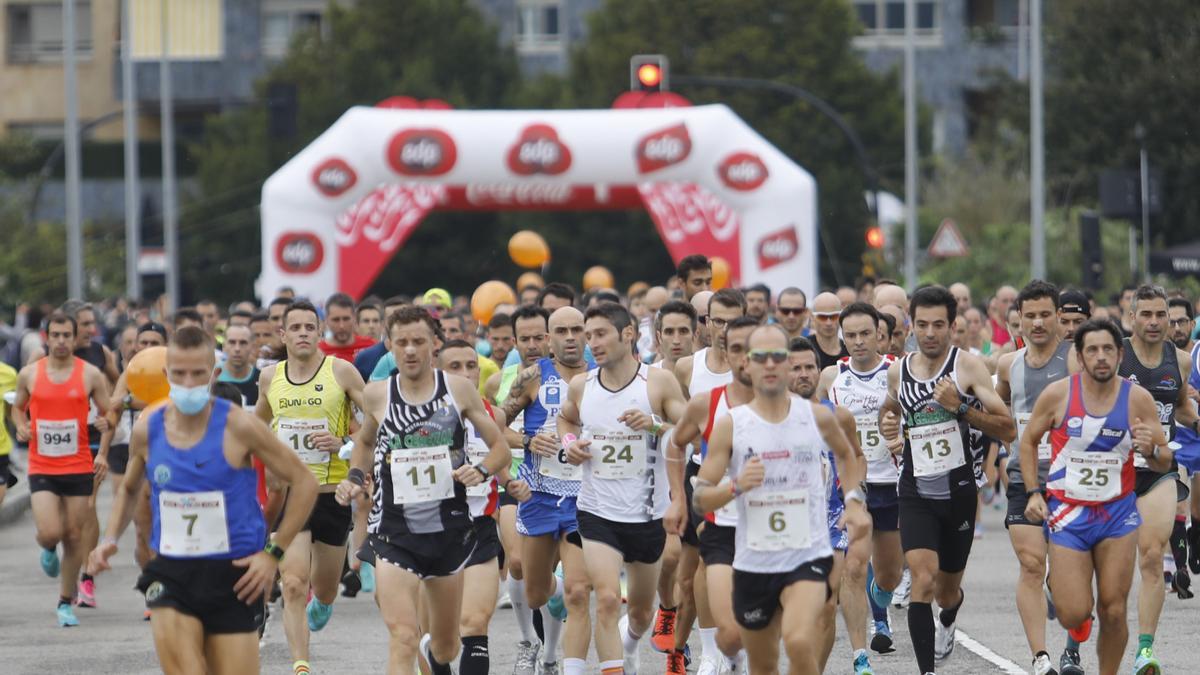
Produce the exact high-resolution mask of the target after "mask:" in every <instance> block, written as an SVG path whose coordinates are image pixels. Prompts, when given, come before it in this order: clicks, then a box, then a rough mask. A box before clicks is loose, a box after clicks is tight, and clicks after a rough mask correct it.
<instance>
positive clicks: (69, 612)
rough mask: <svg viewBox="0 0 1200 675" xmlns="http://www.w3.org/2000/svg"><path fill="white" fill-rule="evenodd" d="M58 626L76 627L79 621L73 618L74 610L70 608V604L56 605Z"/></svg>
mask: <svg viewBox="0 0 1200 675" xmlns="http://www.w3.org/2000/svg"><path fill="white" fill-rule="evenodd" d="M58 625H59V626H62V627H63V628H67V627H68V626H78V625H79V619H76V618H75V610H74V609H72V608H71V603H69V602H62V603H59V605H58Z"/></svg>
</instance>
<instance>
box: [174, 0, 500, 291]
mask: <svg viewBox="0 0 1200 675" xmlns="http://www.w3.org/2000/svg"><path fill="white" fill-rule="evenodd" d="M328 19H329V21H328V25H329V29H328V31H327V33H326V34H324V35H319V34H317V33H315V32H314V33H309V34H305V35H301V36H299V37H298V38H297V39H296V41H295V42H294V43H293V44H292V45H291V48H290V50H289V53H288V56H287V57H286V58H285V59H284V61H283V62H282V63H280V64H279V65H278V66H276V67H275V68H273V69H272V70H271V71H270V73H269V74H268V75H267V76H266V77H265V78H264V80H263V81H262V82H260V83H259V85H258V87H257V91H258V94H257V96H256V99H255V101H254V102H252V103H251V105H249V106H248V107H247V108H245V109H243V110H240V111H238V112H235V113H232V114H223V115H221V116H219V117H214V118H212V119H210V120H209V123H208V128H207V137H206V139H205V142H204V143H203V144H200V145H198V146H197V147H195V149H194V150H195V153H196V155H197V158H198V163H199V168H198V176H199V182H200V186H201V195H200V196H199V198H197V199H196V200H194V201H192V202H190V203H189V204H187V205H185V207H184V212H183V216H184V218H183V226H182V227H181V249H182V250H183V259H184V260H186V261H188V264H187V265H185V267H184V270H183V280H184V283H185V288H186V289H188V290H189V291H190V292H185V298H184V300H185V301H193V300H195V299H196V298H197V297H200V296H211V297H215V298H217V299H219V300H222V301H230V300H234V299H238V298H243V297H246V296H247V295H249V294H250V291H251V289H252V287H253V282H254V279H255V277H256V276H257V275H258V273H259V269H260V260H261V250H262V249H261V228H260V221H259V213H258V203H259V198H260V194H261V189H262V184H263V182H264V181H265V180H266V178H267V177H268V176H270V174H271V173H272V172H273V171H274V170H275V169H277V168H278V167H279V166H280V165H282V164H283V163H284V162H286V160H287V158H288V157H290V156H291V155H292V154H294V153H295V152H297V151H299V150H300V149H302V148H303V147H304V146H305V145H307V144H308V143H310V142H311V141H312V140H313V139H314V138H316V137H317V136H318V135H320V134H321V133H322V132H324V131H325V130H326V129H327V128H328V127H329V126H330V125H331V124H333V122H334V121H336V120H337V118H338V117H339V116H341V115H342V113H344V112H345V111H346V109H347V108H349V107H351V106H354V105H374V104H375V103H378V102H379V101H381V100H383V99H385V98H387V97H389V96H395V95H407V96H413V97H416V98H418V99H424V98H440V99H443V100H445V101H447V102H449V103H451V104H452V105H454V106H455V107H460V108H490V107H502V106H503V105H504V104H505V103H506V102H507V101H508V100H509V97H510V96H511V95H512V92H513V91H515V89H516V83H517V82H518V75H517V68H516V59H515V57H514V55H513V54H512V52H511V50H508V49H503V48H501V47H500V46H499V42H498V38H497V34H496V30H495V28H494V27H492V26H491V25H489V24H488V23H487V22H486V21H485V20H484V18H483V17H482V16H481V15H480V14H479V12H478V10H476V9H475V8H474V7H473V6H472V5H471V3H470V2H468V1H467V0H405V1H404V2H395V1H394V0H360V1H359V2H357V3H356V4H355V5H354V6H353V7H341V6H339V5H337V4H332V5H331V6H330V10H329V14H328ZM277 82H279V83H292V84H295V85H297V102H298V114H297V126H298V134H297V135H296V137H295V138H294V139H290V140H278V139H271V138H269V136H268V132H267V110H266V92H267V88H268V87H269V86H270V84H272V83H277ZM487 218H491V219H492V223H494V222H496V217H495V216H485V217H483V220H485V221H486V219H487ZM479 222H480V219H476V218H475V217H462V216H460V215H459V214H436V215H435V216H434V217H431V218H430V219H429V220H428V222H426V223H425V224H423V225H422V227H421V228H420V231H419V233H418V235H417V237H416V238H415V239H414V243H413V244H412V246H414V247H415V246H416V244H417V243H418V242H423V241H425V239H426V238H427V237H430V236H431V234H432V233H441V235H442V236H440V237H437V238H436V241H433V242H430V243H431V245H432V248H419V249H417V248H414V249H413V250H414V251H418V252H420V251H423V252H424V253H425V255H424V256H423V257H421V258H420V260H418V261H413V260H411V259H410V258H411V257H410V256H404V257H403V258H402V259H401V262H399V263H397V264H392V265H390V266H389V267H388V268H387V269H386V270H385V271H384V272H383V274H382V275H381V277H380V280H379V281H378V283H377V286H378V287H380V288H381V289H384V290H385V292H398V291H399V290H400V289H405V288H407V289H415V288H417V287H423V286H428V285H430V284H431V283H432V282H434V281H439V282H444V283H449V282H446V281H445V280H446V279H447V278H448V276H449V277H451V280H452V281H453V280H454V279H453V277H454V275H455V274H457V271H456V270H441V271H440V272H439V273H438V274H434V271H436V268H433V267H431V266H430V267H424V266H422V264H420V263H421V261H424V260H429V259H431V258H435V256H430V255H428V252H429V251H430V250H434V249H436V250H437V251H438V256H436V259H437V260H440V261H442V262H441V264H443V265H444V264H445V263H444V261H445V260H474V259H475V258H476V256H475V250H476V249H482V250H488V251H490V250H493V249H496V247H497V246H499V247H500V248H499V250H503V240H502V239H501V237H502V233H500V232H498V231H497V228H495V227H488V226H480V225H478V223H479ZM456 228H460V229H458V231H457V233H461V232H463V231H469V232H471V233H473V234H474V235H477V238H470V237H466V236H453V237H446V236H444V235H445V233H446V232H447V231H454V230H455V229H456ZM497 242H499V243H497ZM406 250H408V249H406ZM413 257H415V256H413ZM413 262H417V263H419V264H416V265H414V264H411V263H413ZM406 263H408V264H406ZM455 267H457V266H455ZM465 274H466V275H467V276H468V278H469V279H472V280H473V279H474V277H475V275H476V274H477V273H476V272H474V270H472V269H468V270H466V271H465ZM464 283H465V282H464ZM475 283H478V281H475ZM389 289H390V290H389ZM270 290H272V289H268V292H270ZM331 290H332V289H331Z"/></svg>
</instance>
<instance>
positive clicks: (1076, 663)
mask: <svg viewBox="0 0 1200 675" xmlns="http://www.w3.org/2000/svg"><path fill="white" fill-rule="evenodd" d="M1058 675H1084V671H1083V665H1081V661H1080V659H1079V652H1078V651H1076V650H1074V649H1071V648H1069V647H1068V648H1067V649H1064V650H1063V653H1062V656H1060V657H1058Z"/></svg>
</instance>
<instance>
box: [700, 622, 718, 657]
mask: <svg viewBox="0 0 1200 675" xmlns="http://www.w3.org/2000/svg"><path fill="white" fill-rule="evenodd" d="M696 632H697V633H699V634H700V658H704V657H705V656H708V655H710V654H711V655H713V656H716V655H717V654H720V653H721V650H719V649H717V627H716V626H713V627H712V628H697V629H696Z"/></svg>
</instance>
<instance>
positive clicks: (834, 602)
mask: <svg viewBox="0 0 1200 675" xmlns="http://www.w3.org/2000/svg"><path fill="white" fill-rule="evenodd" d="M788 363H789V365H790V366H791V385H790V388H791V390H792V393H794V394H796V395H797V396H799V397H800V398H803V399H804V400H806V401H808V402H809V403H811V404H815V405H821V406H823V407H825V408H827V409H828V410H830V411H831V412H833V413H834V416H835V418H836V420H837V423H838V425H839V426H840V427H841V428H842V432H843V433H844V434H845V435H846V437H847V439H848V440H849V442H850V445H851V447H852V448H853V450H854V454H855V456H856V457H858V458H859V462H864V458H863V456H862V453H861V451H860V450H859V449H858V446H857V436H858V430H857V424H856V423H855V420H854V415H853V414H851V413H850V411H849V410H847V409H845V408H842V407H840V406H838V405H836V404H834V403H833V402H832V401H830V400H828V399H819V398H817V388H818V385H819V384H820V380H821V370H820V369H819V368H818V367H817V348H816V346H815V345H814V344H813V342H812V341H810V340H809V339H807V338H796V339H793V340H792V341H791V343H790V344H789V345H788ZM833 367H834V368H836V367H837V366H833ZM876 415H877V417H878V413H877V414H876ZM821 463H822V467H823V471H824V472H825V476H826V480H825V486H826V498H825V502H826V508H825V511H826V521H827V527H828V528H829V541H830V543H831V545H832V547H833V569H832V570H831V572H830V574H829V585H830V587H831V588H832V589H833V597H832V598H831V599H830V600H831V602H829V603H827V604H826V606H825V611H824V612H823V614H822V618H823V621H822V629H823V634H824V640H823V642H822V645H821V651H820V653H819V656H818V658H817V665H818V666H820V670H821V671H824V670H825V665H826V664H827V663H828V662H829V655H830V654H831V653H832V652H833V643H834V639H835V637H836V635H835V634H836V629H837V616H836V614H837V607H838V605H839V604H840V605H841V608H842V617H843V618H844V619H845V622H846V626H847V633H848V634H849V636H850V648H851V650H852V652H853V657H854V658H853V659H852V662H851V665H852V667H853V668H854V672H855V675H872V674H873V673H874V671H873V670H872V669H871V663H870V660H869V658H868V657H867V635H866V630H867V597H866V579H867V560H868V558H870V556H871V548H870V535H869V533H868V534H867V536H865V537H862V538H859V539H858V540H857V541H856V545H855V546H854V547H853V548H851V546H850V540H849V537H847V534H846V531H845V529H843V528H842V527H841V526H840V523H841V519H842V515H843V514H844V513H845V502H844V501H843V499H842V492H841V490H842V487H841V484H840V482H839V480H838V469H837V463H836V462H835V461H834V458H833V454H832V451H830V450H829V449H828V448H825V449H824V453H823V457H822V459H821ZM864 467H865V462H864ZM863 471H864V472H865V471H866V469H865V468H864V469H863ZM859 485H860V486H861V487H862V488H863V489H862V490H860V492H862V494H863V495H864V500H865V495H866V491H865V488H866V483H865V482H863V483H860V484H859ZM864 503H865V502H864ZM868 514H869V512H868ZM843 578H844V579H845V582H843Z"/></svg>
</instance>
